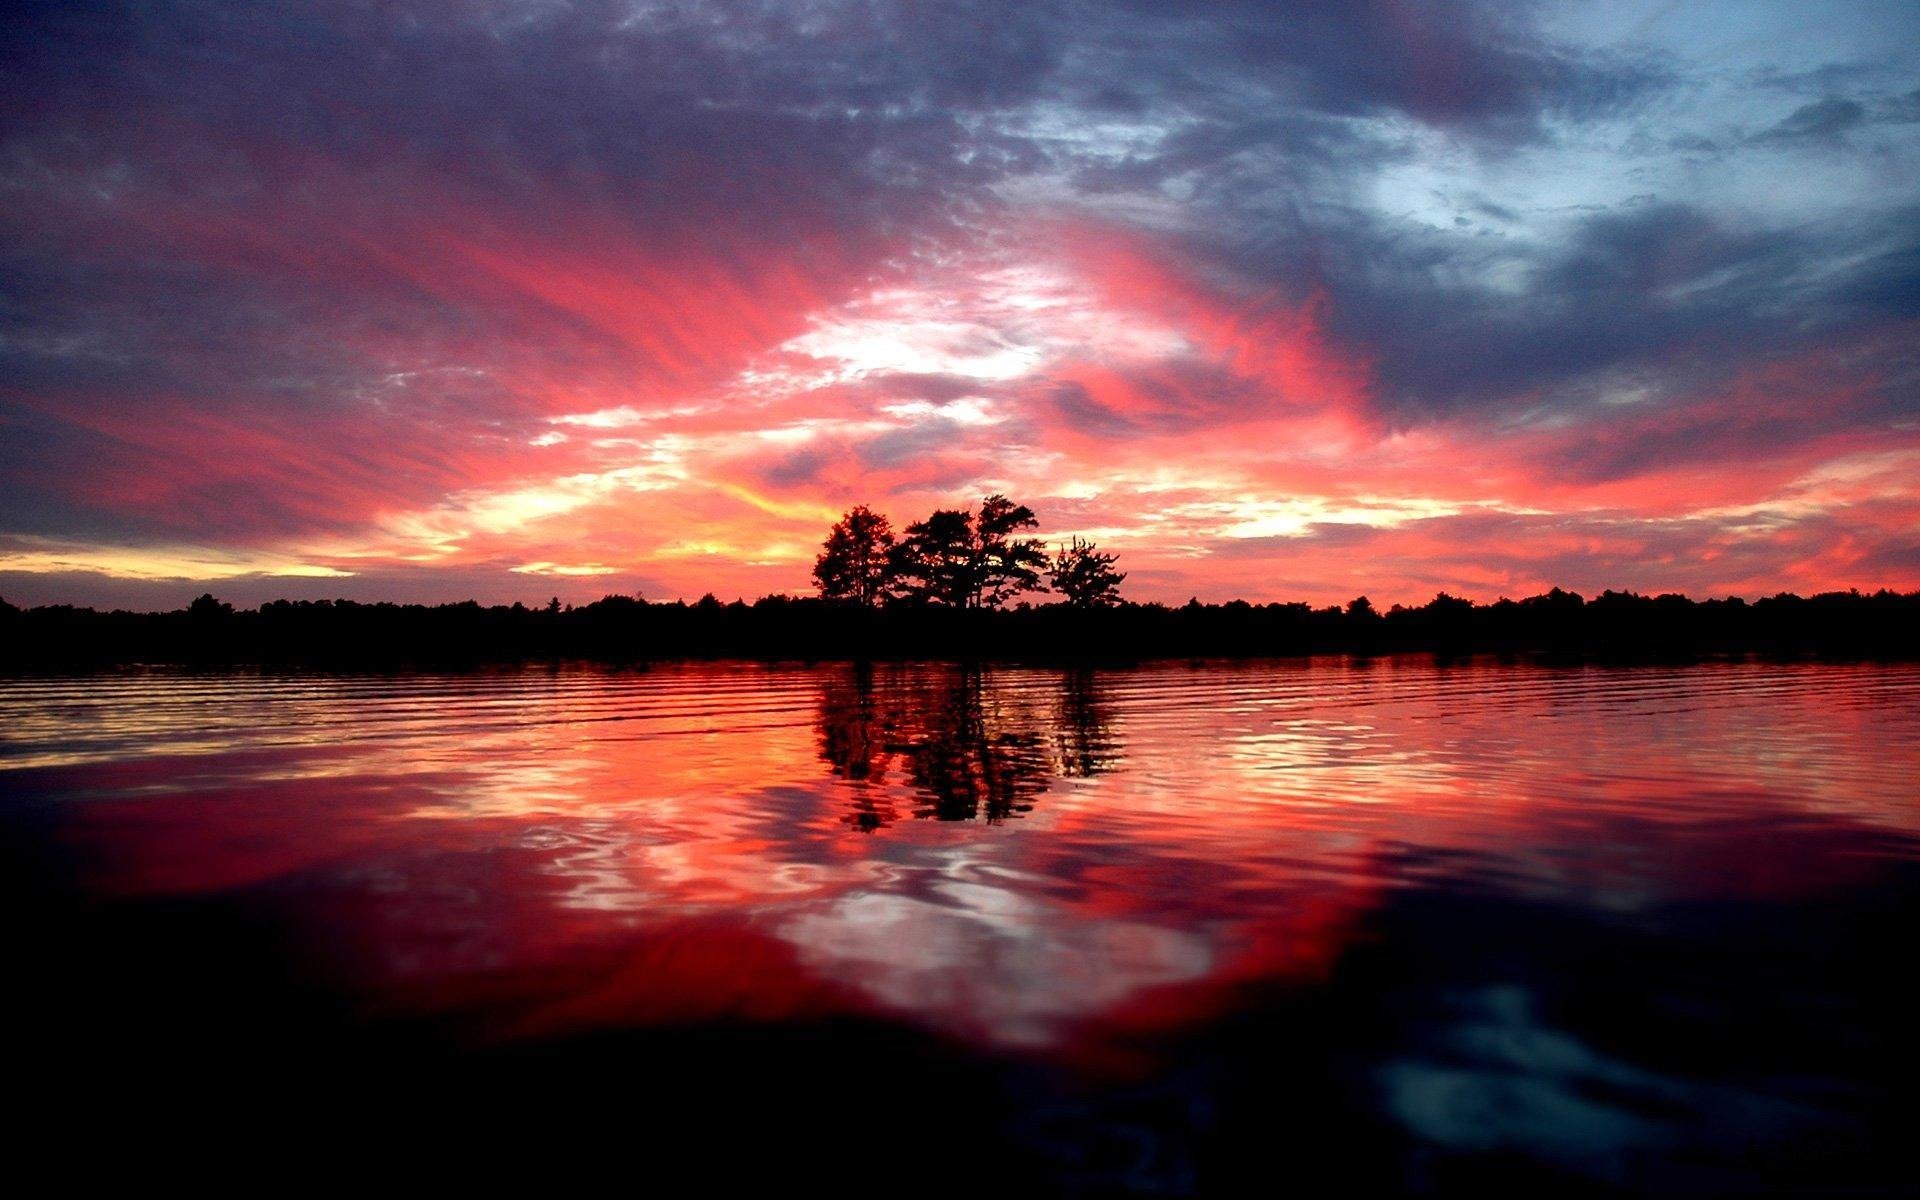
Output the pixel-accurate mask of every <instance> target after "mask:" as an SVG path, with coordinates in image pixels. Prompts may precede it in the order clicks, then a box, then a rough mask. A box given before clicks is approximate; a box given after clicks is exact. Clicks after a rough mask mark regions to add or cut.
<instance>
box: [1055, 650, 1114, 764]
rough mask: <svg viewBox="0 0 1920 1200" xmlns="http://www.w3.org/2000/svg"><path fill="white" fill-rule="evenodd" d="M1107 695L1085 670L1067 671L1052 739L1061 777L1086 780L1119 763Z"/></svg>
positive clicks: (1101, 685)
mask: <svg viewBox="0 0 1920 1200" xmlns="http://www.w3.org/2000/svg"><path fill="white" fill-rule="evenodd" d="M1104 693H1105V685H1103V684H1102V683H1101V682H1100V680H1099V678H1098V677H1097V676H1096V675H1095V674H1094V673H1093V672H1092V671H1089V670H1086V669H1084V668H1081V669H1077V670H1072V671H1068V672H1067V673H1066V675H1065V676H1064V677H1063V678H1062V679H1061V680H1060V704H1059V709H1058V711H1059V715H1058V717H1057V718H1056V719H1055V721H1054V732H1053V738H1054V746H1055V748H1056V751H1057V753H1058V756H1059V760H1060V773H1061V774H1062V775H1065V776H1067V777H1069V778H1076V779H1087V778H1091V777H1092V776H1095V775H1099V774H1101V773H1102V772H1105V771H1110V770H1112V769H1113V767H1114V766H1115V765H1116V764H1117V763H1118V762H1119V761H1120V741H1119V739H1118V738H1117V737H1115V736H1114V732H1113V707H1112V705H1111V704H1110V703H1109V702H1108V699H1107V697H1106V695H1105V694H1104Z"/></svg>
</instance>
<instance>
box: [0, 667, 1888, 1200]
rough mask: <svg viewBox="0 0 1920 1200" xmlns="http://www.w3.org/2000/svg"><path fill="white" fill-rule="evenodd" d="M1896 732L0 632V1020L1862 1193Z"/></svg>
mask: <svg viewBox="0 0 1920 1200" xmlns="http://www.w3.org/2000/svg"><path fill="white" fill-rule="evenodd" d="M1916 772H1920V668H1916V667H1913V666H1903V665H1823V664H1792V665H1781V664H1746V663H1734V664H1717V665H1704V666H1689V667H1678V668H1632V669H1628V668H1597V667H1595V668H1565V667H1561V668H1546V667H1534V666H1525V665H1514V664H1499V663H1492V662H1478V661H1476V662H1471V663H1465V664H1452V665H1441V664H1436V663H1434V662H1433V661H1432V660H1427V659H1413V658H1400V659H1389V660H1380V661H1373V662H1352V663H1349V662H1346V661H1344V660H1324V661H1312V662H1305V661H1302V662H1291V663H1262V664H1234V665H1191V666H1160V667H1148V668H1140V669H1132V670H1124V671H1064V672H1063V671H1044V670H1030V669H1000V670H987V671H969V670H963V669H960V668H956V667H948V666H937V665H922V666H904V667H876V668H872V669H864V668H856V667H851V666H844V665H843V666H822V667H807V668H799V667H792V668H788V667H765V666H756V665H725V664H722V665H699V666H684V667H664V668H655V669H651V670H644V671H604V670H592V669H563V670H547V669H539V670H510V671H499V672H491V673H479V674H463V675H454V676H427V675H404V676H379V677H376V676H327V675H312V674H267V673H221V674H192V673H181V672H161V671H153V672H129V673H123V674H114V675H104V676H87V677H71V678H26V679H12V680H7V681H0V796H4V799H5V811H6V826H5V830H6V835H7V851H8V860H9V861H8V864H7V865H8V866H9V867H10V870H9V872H8V874H9V877H10V885H9V886H12V887H13V888H15V891H16V896H15V898H14V899H13V900H12V901H11V902H10V904H9V909H10V912H9V920H10V922H11V923H12V925H13V926H14V927H15V929H14V933H13V936H12V942H13V944H14V945H15V946H16V954H17V962H18V965H19V968H20V969H19V971H18V977H19V978H20V980H21V981H22V982H21V984H20V986H19V987H18V988H17V993H18V995H17V996H16V999H17V1000H18V1002H19V1003H20V1004H21V1005H22V1010H21V1011H22V1014H23V1015H22V1017H21V1019H19V1020H17V1021H15V1022H14V1023H13V1026H12V1027H13V1028H14V1029H16V1030H18V1031H20V1033H19V1035H18V1038H17V1041H18V1043H19V1045H18V1047H17V1048H18V1049H19V1050H21V1051H22V1052H31V1053H30V1054H27V1055H26V1057H27V1058H30V1059H31V1061H32V1064H33V1065H32V1067H31V1068H30V1071H29V1074H28V1076H27V1078H28V1079H29V1080H30V1081H31V1086H32V1088H33V1089H35V1090H36V1091H37V1092H38V1093H39V1094H41V1095H42V1096H45V1097H48V1098H49V1099H48V1104H49V1105H50V1106H52V1107H60V1106H74V1105H77V1106H79V1107H80V1108H81V1110H83V1111H84V1112H86V1113H88V1114H90V1115H89V1116H88V1117H87V1120H89V1121H91V1122H93V1123H94V1125H95V1126H97V1128H98V1130H99V1131H100V1133H101V1136H103V1137H104V1138H106V1139H108V1140H115V1139H129V1138H130V1139H135V1140H137V1141H141V1142H143V1144H149V1145H157V1146H160V1147H171V1148H173V1149H175V1150H177V1149H178V1148H179V1147H181V1146H182V1145H183V1144H185V1145H192V1144H195V1142H196V1138H202V1137H204V1134H205V1131H206V1130H207V1129H208V1128H209V1124H208V1123H209V1122H212V1123H213V1126H214V1127H218V1128H223V1129H229V1130H237V1131H242V1133H243V1134H244V1136H243V1137H240V1138H238V1139H236V1140H237V1141H240V1142H244V1144H245V1145H247V1146H249V1147H258V1146H267V1147H273V1148H276V1149H277V1150H278V1151H279V1152H281V1153H283V1154H286V1153H309V1154H311V1153H312V1148H313V1147H314V1146H315V1145H322V1144H324V1145H325V1146H327V1147H329V1149H328V1150H327V1152H326V1153H325V1154H322V1155H319V1156H318V1157H319V1158H320V1159H321V1160H327V1161H331V1160H338V1159H341V1158H342V1157H343V1156H344V1157H345V1158H347V1159H352V1158H353V1157H354V1155H355V1154H356V1153H357V1152H359V1151H366V1152H367V1153H368V1154H371V1153H373V1151H372V1149H371V1148H373V1147H378V1148H379V1153H380V1154H381V1155H395V1154H398V1155H400V1156H402V1157H404V1158H406V1159H408V1160H409V1161H414V1162H416V1164H420V1163H429V1162H430V1163H434V1164H436V1165H434V1166H433V1167H432V1168H431V1170H432V1173H433V1174H435V1175H436V1176H444V1175H445V1174H446V1173H447V1172H449V1171H454V1170H456V1169H464V1170H466V1171H469V1172H472V1173H476V1174H481V1175H485V1174H487V1173H488V1172H490V1171H492V1170H494V1169H495V1167H496V1166H497V1168H498V1169H499V1170H501V1171H506V1170H510V1169H511V1170H523V1171H533V1172H536V1173H539V1174H541V1175H543V1177H544V1176H546V1175H549V1174H550V1173H551V1172H553V1171H557V1170H560V1169H562V1167H564V1166H571V1167H580V1166H581V1165H582V1162H583V1156H582V1155H581V1154H580V1153H579V1151H580V1149H581V1146H582V1143H583V1142H594V1141H596V1139H598V1140H599V1142H601V1143H605V1142H606V1141H607V1140H608V1139H611V1145H606V1144H602V1145H601V1146H600V1150H599V1153H605V1152H610V1151H614V1150H617V1153H619V1154H621V1155H626V1156H635V1157H637V1160H638V1161H640V1162H643V1163H647V1164H652V1166H651V1167H650V1168H649V1169H657V1168H658V1167H659V1165H660V1164H674V1165H675V1166H676V1167H684V1166H686V1165H688V1162H690V1161H691V1162H694V1163H697V1164H698V1165H699V1166H700V1168H701V1169H702V1170H703V1171H706V1172H707V1173H708V1174H710V1175H712V1176H714V1177H715V1178H720V1177H725V1176H728V1175H730V1174H731V1175H744V1176H751V1177H754V1178H761V1177H777V1178H780V1179H783V1180H788V1181H798V1180H802V1179H814V1180H816V1181H817V1180H818V1179H821V1178H825V1179H831V1180H832V1181H834V1182H835V1184H836V1186H839V1187H841V1188H842V1190H847V1189H850V1188H851V1189H855V1190H858V1185H860V1184H863V1183H864V1184H870V1185H872V1186H874V1187H875V1188H876V1189H878V1190H896V1189H897V1190H903V1191H915V1190H917V1191H921V1192H928V1191H942V1190H946V1189H948V1188H953V1189H961V1188H963V1187H971V1186H984V1187H997V1188H1000V1189H1001V1190H1012V1191H1013V1192H1015V1193H1016V1194H1019V1193H1022V1192H1045V1191H1051V1192H1072V1193H1081V1194H1109V1193H1112V1194H1176V1195H1178V1194H1192V1193H1219V1194H1228V1193H1231V1194H1242V1193H1243V1192H1244V1191H1246V1190H1249V1188H1248V1183H1249V1181H1265V1182H1264V1183H1263V1184H1261V1185H1260V1186H1259V1187H1258V1189H1257V1190H1284V1188H1283V1186H1282V1185H1288V1186H1292V1187H1294V1188H1297V1189H1303V1190H1306V1191H1308V1192H1309V1193H1316V1192H1318V1191H1320V1190H1322V1189H1324V1188H1327V1187H1332V1186H1339V1187H1342V1188H1345V1189H1353V1190H1358V1191H1360V1192H1362V1193H1367V1192H1378V1191H1398V1192H1410V1193H1432V1194H1439V1193H1449V1194H1486V1193H1487V1192H1489V1191H1496V1190H1505V1189H1511V1190H1515V1191H1523V1192H1529V1191H1531V1192H1538V1190H1539V1189H1553V1190H1555V1191H1556V1192H1558V1193H1561V1194H1564V1193H1565V1192H1567V1191H1568V1190H1587V1191H1597V1192H1601V1193H1605V1192H1632V1193H1646V1192H1671V1193H1675V1194H1679V1193H1685V1194H1690V1195H1698V1194H1749V1193H1751V1194H1764V1193H1768V1192H1774V1191H1787V1192H1792V1191H1798V1192H1802V1193H1808V1192H1820V1193H1828V1192H1851V1193H1855V1194H1858V1193H1866V1194H1883V1193H1884V1194H1894V1193H1897V1192H1899V1191H1901V1190H1902V1189H1903V1188H1904V1187H1906V1186H1908V1185H1909V1184H1910V1183H1911V1181H1912V1178H1913V1174H1914V1172H1913V1169H1912V1166H1911V1160H1910V1159H1909V1158H1908V1157H1907V1156H1906V1155H1905V1154H1903V1153H1901V1152H1900V1151H1899V1150H1898V1147H1899V1146H1900V1145H1901V1143H1902V1141H1903V1140H1904V1139H1905V1138H1906V1137H1907V1131H1908V1128H1909V1127H1910V1121H1911V1118H1912V1117H1913V1116H1914V1115H1915V1114H1914V1105H1913V1103H1912V1101H1911V1100H1910V1099H1909V1098H1908V1093H1909V1088H1910V1079H1909V1076H1910V1063H1911V1062H1913V1061H1920V1056H1917V1055H1916V1054H1915V1051H1916V1050H1920V1046H1916V1038H1915V1035H1914V1033H1913V1029H1912V1019H1911V1011H1912V1009H1913V1005H1914V1002H1915V1000H1916V999H1920V996H1917V995H1916V993H1915V989H1914V988H1913V986H1912V985H1911V984H1910V983H1907V982H1905V981H1904V979H1903V967H1904V965H1905V960H1906V959H1907V958H1908V957H1910V955H1911V953H1912V945H1913V935H1914V928H1913V924H1914V922H1913V917H1914V914H1915V905H1914V901H1915V898H1916V896H1920V886H1917V885H1920V869H1917V864H1920V788H1917V787H1916V785H1915V778H1916ZM183 1106H184V1107H183ZM66 1111H71V1110H70V1109H67V1110H66ZM266 1113H274V1114H278V1115H276V1116H273V1117H271V1118H269V1117H267V1116H265V1115H264V1114H266ZM195 1131H199V1132H197V1133H196V1132H195ZM449 1145H458V1146H460V1147H462V1149H461V1150H460V1151H459V1152H458V1153H457V1154H452V1155H445V1156H437V1155H436V1154H434V1153H428V1147H429V1146H449ZM159 1152H161V1153H165V1152H167V1151H166V1150H164V1149H163V1150H161V1151H159ZM224 1157H227V1156H226V1155H224V1154H223V1158H224ZM586 1160H588V1161H592V1160H593V1156H591V1155H588V1156H586ZM423 1169H427V1168H425V1167H423ZM902 1172H907V1173H908V1174H905V1175H903V1174H902Z"/></svg>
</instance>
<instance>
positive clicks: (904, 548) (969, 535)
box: [893, 496, 1047, 608]
mask: <svg viewBox="0 0 1920 1200" xmlns="http://www.w3.org/2000/svg"><path fill="white" fill-rule="evenodd" d="M1039 523H1040V521H1039V519H1038V518H1037V517H1035V516H1034V515H1033V510H1032V509H1030V508H1028V507H1027V506H1026V505H1024V504H1015V503H1014V502H1013V501H1011V500H1009V499H1007V498H1006V497H1005V496H988V497H987V498H986V499H985V500H982V501H981V502H980V513H979V515H978V516H977V517H976V516H975V515H974V514H972V513H969V512H967V511H965V510H964V509H941V510H939V511H938V512H935V513H934V514H933V515H932V516H930V517H928V518H927V519H926V520H924V521H916V522H914V523H913V524H911V525H909V526H907V530H906V535H905V536H904V537H903V538H901V540H900V545H899V547H898V549H897V550H896V552H895V554H894V559H893V566H894V578H895V581H896V585H897V586H898V588H899V590H900V591H901V593H902V594H903V595H905V596H907V597H908V598H910V599H914V600H919V601H921V602H923V603H925V602H931V603H936V604H944V605H947V606H949V607H951V608H997V607H999V606H1000V605H1001V604H1002V603H1004V602H1005V601H1006V600H1008V599H1009V598H1011V597H1013V596H1016V595H1018V594H1020V593H1021V592H1027V591H1039V590H1044V589H1045V587H1046V584H1045V583H1044V582H1042V580H1041V577H1040V573H1041V572H1042V571H1044V570H1046V568H1047V554H1046V551H1045V550H1044V549H1042V548H1041V545H1040V542H1039V540H1038V539H1037V538H1017V537H1015V536H1013V535H1014V534H1016V533H1018V532H1019V531H1021V530H1023V529H1032V528H1034V527H1035V526H1037V525H1038V524H1039Z"/></svg>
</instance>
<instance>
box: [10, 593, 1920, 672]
mask: <svg viewBox="0 0 1920 1200" xmlns="http://www.w3.org/2000/svg"><path fill="white" fill-rule="evenodd" d="M1402 653H1431V654H1437V655H1443V656H1465V655H1483V654H1490V655H1515V656H1527V657H1532V658H1539V659H1543V660H1546V661H1554V660H1565V661H1571V662H1581V661H1606V662H1640V661H1660V662H1672V661H1686V660H1692V659H1713V658H1724V657H1745V656H1755V655H1758V656H1763V657H1777V658H1807V657H1812V658H1843V659H1862V658H1864V659H1911V658H1920V592H1914V593H1905V594H1902V593H1895V592H1890V591H1880V592H1875V593H1871V594H1867V593H1860V592H1832V593H1824V594H1821V595H1817V596H1812V597H1799V596H1793V595H1789V594H1782V595H1779V596H1773V597H1768V598H1766V599H1762V600H1757V601H1754V602H1752V603H1747V602H1745V601H1741V600H1738V599H1730V600H1705V601H1695V600H1691V599H1688V598H1687V597H1684V596H1674V595H1666V596H1641V595H1636V594H1634V593H1629V592H1606V593H1603V594H1601V595H1600V596H1599V597H1596V598H1595V599H1593V600H1585V599H1583V598H1581V597H1579V596H1577V595H1573V594H1571V593H1566V592H1559V591H1555V592H1552V593H1549V594H1547V595H1544V596H1536V597H1532V598H1530V599H1526V600H1520V601H1512V600H1501V601H1498V602H1496V603H1493V604H1471V603H1469V602H1467V601H1465V600H1459V599H1456V598H1453V597H1449V596H1441V597H1437V598H1436V599H1434V600H1433V601H1431V602H1429V603H1427V604H1425V605H1422V606H1420V607H1417V608H1403V607H1399V606H1396V607H1394V608H1392V609H1390V610H1388V611H1386V612H1384V613H1381V612H1375V611H1373V610H1372V609H1371V608H1370V607H1369V606H1364V605H1358V604H1354V605H1348V606H1345V607H1326V608H1313V607H1310V606H1308V605H1305V604H1279V603H1276V604H1264V605H1255V604H1248V603H1245V602H1242V601H1232V602H1229V603H1226V604H1211V605H1202V604H1197V603H1194V604H1186V605H1182V606H1179V607H1169V606H1165V605H1158V604H1127V605H1121V606H1119V607H1114V608H1102V609H1074V608H1069V607H1067V606H1064V605H1042V606H1037V607H1020V608H1014V609H1009V610H984V611H983V610H972V611H965V610H959V611H957V610H952V609H943V608H925V607H906V606H893V607H888V608H881V609H862V608H858V607H853V606H849V605H845V604H838V603H832V602H827V601H821V600H815V599H795V598H791V597H785V596H773V597H767V598H765V599H762V600H759V601H756V602H755V603H752V604H747V603H743V602H739V601H736V602H734V603H732V604H722V603H720V602H718V601H716V600H712V599H708V600H703V601H701V602H700V603H697V604H691V605H690V604H685V603H681V602H674V603H670V604H650V603H646V602H644V601H640V600H637V599H634V598H631V597H624V596H610V597H608V598H606V599H604V600H601V601H597V602H595V603H592V604H587V605H582V606H579V607H566V606H562V607H546V608H527V607H525V606H524V605H518V604H516V605H511V606H494V607H482V606H481V605H479V604H476V603H473V602H467V603H462V604H447V605H438V606H432V607H429V606H423V605H397V604H385V603H382V604H362V603H358V602H355V601H344V600H343V601H298V602H295V601H284V600H283V601H274V602H271V603H268V604H265V605H262V606H261V607H260V608H258V609H247V610H235V609H233V608H232V607H231V606H228V605H225V604H221V603H219V602H218V601H216V600H213V599H212V598H211V597H203V598H202V599H201V600H199V601H196V602H195V603H194V604H193V605H192V606H190V607H188V608H186V609H181V610H177V611H174V612H167V613H134V612H126V611H119V610H116V611H113V612H98V611H95V610H93V609H85V608H73V607H69V606H65V605H52V606H46V607H41V608H33V609H19V608H14V607H12V606H9V605H4V604H0V671H9V672H20V671H32V670H42V669H71V668H82V669H85V668H99V667H114V666H130V665H153V666H165V665H179V666H194V665H204V666H319V667H348V668H362V669H380V668H406V667H461V666H484V665H497V664H510V663H538V662H548V663H552V662H597V663H616V664H618V663H648V662H669V661H677V660H714V659H740V660H748V661H761V662H822V661H862V660H872V661H898V660H945V661H960V662H966V661H978V662H1008V663H1035V664H1124V663H1135V662H1147V661H1154V660H1166V659H1242V658H1286V657H1298V656H1303V655H1316V654H1351V655H1362V656H1367V655H1389V654H1402Z"/></svg>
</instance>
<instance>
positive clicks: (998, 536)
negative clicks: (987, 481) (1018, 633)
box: [973, 496, 1047, 608]
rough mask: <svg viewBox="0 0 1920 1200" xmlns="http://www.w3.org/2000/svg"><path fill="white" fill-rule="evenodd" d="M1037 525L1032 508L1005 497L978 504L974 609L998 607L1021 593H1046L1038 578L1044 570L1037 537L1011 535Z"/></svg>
mask: <svg viewBox="0 0 1920 1200" xmlns="http://www.w3.org/2000/svg"><path fill="white" fill-rule="evenodd" d="M1039 524H1040V519H1039V518H1038V517H1036V516H1034V515H1033V510H1032V509H1030V508H1028V507H1027V506H1026V505H1024V504H1015V503H1014V502H1013V501H1011V500H1009V499H1007V498H1006V497H1005V496H988V497H987V498H986V499H985V500H982V501H981V502H980V516H979V519H978V520H976V521H975V522H974V550H975V559H974V563H975V566H974V583H973V604H974V607H976V608H998V607H1000V604H1001V603H1002V602H1003V601H1005V600H1008V599H1010V598H1012V597H1014V596H1017V595H1019V594H1020V593H1021V592H1037V591H1045V590H1046V586H1047V585H1046V584H1045V583H1043V582H1041V579H1040V573H1041V572H1042V571H1045V570H1046V569H1047V552H1046V549H1045V547H1043V546H1042V545H1041V544H1040V539H1038V538H1016V537H1014V536H1013V535H1014V534H1016V533H1018V532H1020V531H1021V530H1022V529H1034V528H1037V527H1038V526H1039Z"/></svg>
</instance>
